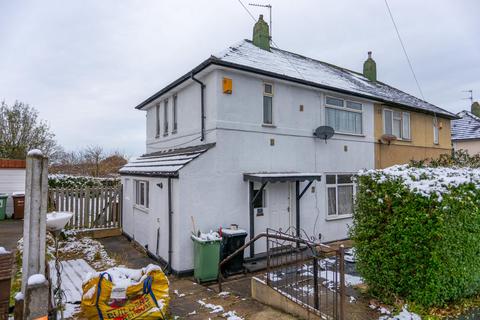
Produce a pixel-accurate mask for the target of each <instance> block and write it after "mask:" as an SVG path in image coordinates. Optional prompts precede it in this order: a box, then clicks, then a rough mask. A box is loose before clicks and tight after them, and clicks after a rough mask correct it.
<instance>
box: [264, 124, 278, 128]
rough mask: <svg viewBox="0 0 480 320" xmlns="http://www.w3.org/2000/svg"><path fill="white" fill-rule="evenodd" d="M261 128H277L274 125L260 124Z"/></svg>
mask: <svg viewBox="0 0 480 320" xmlns="http://www.w3.org/2000/svg"><path fill="white" fill-rule="evenodd" d="M262 127H264V128H276V127H277V126H276V125H274V124H270V123H262Z"/></svg>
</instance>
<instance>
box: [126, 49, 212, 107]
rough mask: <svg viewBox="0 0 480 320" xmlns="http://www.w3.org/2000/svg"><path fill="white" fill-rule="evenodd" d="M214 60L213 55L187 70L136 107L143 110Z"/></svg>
mask: <svg viewBox="0 0 480 320" xmlns="http://www.w3.org/2000/svg"><path fill="white" fill-rule="evenodd" d="M212 60H216V58H215V57H213V56H212V57H210V58H208V59H206V60H205V61H203V62H202V63H200V64H199V65H198V66H196V67H195V68H193V69H192V70H190V71H189V72H187V73H186V74H184V75H183V76H181V77H180V78H178V79H177V80H175V81H173V82H171V83H170V84H169V85H167V86H166V87H164V88H163V89H161V90H160V91H158V92H157V93H155V94H154V95H152V96H151V97H149V98H147V99H146V100H144V101H143V102H141V103H140V104H138V105H137V106H136V107H135V109H138V110H141V109H142V108H143V107H145V106H146V105H147V104H149V103H150V102H152V101H154V100H155V99H157V98H158V97H161V96H162V95H163V94H164V93H166V92H168V91H170V90H172V89H173V88H175V87H176V86H178V85H180V84H182V83H183V82H185V81H187V80H188V79H190V78H191V77H192V74H193V75H195V74H197V73H199V72H200V71H202V70H204V69H205V68H207V67H208V66H209V65H210V64H211V62H212Z"/></svg>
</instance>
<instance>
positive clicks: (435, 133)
mask: <svg viewBox="0 0 480 320" xmlns="http://www.w3.org/2000/svg"><path fill="white" fill-rule="evenodd" d="M438 136H439V132H438V121H437V118H435V119H433V143H434V144H438Z"/></svg>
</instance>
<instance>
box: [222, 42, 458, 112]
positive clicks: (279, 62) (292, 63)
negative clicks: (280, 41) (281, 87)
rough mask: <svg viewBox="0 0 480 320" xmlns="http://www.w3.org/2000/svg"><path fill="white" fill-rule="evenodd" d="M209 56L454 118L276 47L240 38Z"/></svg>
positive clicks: (350, 73) (392, 90) (357, 75)
mask: <svg viewBox="0 0 480 320" xmlns="http://www.w3.org/2000/svg"><path fill="white" fill-rule="evenodd" d="M213 58H216V59H218V60H219V61H223V62H227V63H232V64H235V65H240V66H245V67H248V68H253V69H258V70H262V71H267V72H270V73H273V74H277V75H280V76H286V77H289V78H295V79H298V80H301V81H305V82H311V83H315V84H318V85H322V86H325V87H330V88H331V89H332V90H335V89H341V90H344V91H347V92H350V93H353V94H361V95H362V96H365V97H370V98H372V99H373V100H380V101H381V102H391V103H394V104H400V105H402V106H405V107H411V108H415V109H420V110H424V111H427V112H435V113H436V114H437V115H443V116H447V117H449V118H455V117H456V116H455V115H454V114H453V113H451V112H448V111H446V110H444V109H441V108H439V107H437V106H434V105H433V104H431V103H428V102H426V101H423V100H421V99H418V98H416V97H414V96H412V95H409V94H408V93H405V92H403V91H401V90H398V89H396V88H393V87H391V86H389V85H386V84H384V83H382V82H379V81H376V82H373V81H370V80H368V79H367V78H365V77H364V76H363V75H362V74H361V73H357V72H354V71H350V70H347V69H344V68H340V67H337V66H334V65H331V64H328V63H325V62H322V61H318V60H315V59H312V58H308V57H304V56H301V55H298V54H295V53H291V52H288V51H284V50H280V49H276V48H271V51H266V50H263V49H260V48H258V47H256V46H255V45H253V43H252V42H251V41H249V40H243V41H241V42H239V43H237V44H236V45H233V46H231V47H229V48H228V49H226V50H224V51H222V52H220V53H219V54H217V55H214V56H213Z"/></svg>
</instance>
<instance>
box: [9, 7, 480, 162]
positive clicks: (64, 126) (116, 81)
mask: <svg viewBox="0 0 480 320" xmlns="http://www.w3.org/2000/svg"><path fill="white" fill-rule="evenodd" d="M244 2H245V3H248V1H244ZM272 4H273V36H274V39H275V41H276V43H277V44H278V45H279V46H281V47H282V48H283V49H286V50H290V51H293V52H297V53H300V54H305V55H308V56H311V57H313V58H317V59H320V60H322V61H327V62H331V63H334V64H337V65H340V66H344V67H347V68H350V69H354V70H361V68H362V63H363V61H364V59H365V56H366V52H367V51H369V50H372V51H374V58H375V60H376V61H377V65H378V74H379V79H380V80H382V81H384V82H386V83H388V84H391V85H393V86H396V87H398V88H400V89H402V90H404V91H407V92H409V93H412V94H414V95H417V96H418V95H419V94H418V89H417V88H416V86H415V84H414V82H413V78H412V76H411V74H410V71H409V70H408V66H407V64H406V61H405V57H404V56H403V53H402V51H401V47H400V45H399V42H398V39H397V38H396V34H395V31H394V29H393V26H392V23H391V21H390V18H389V17H388V15H387V11H386V8H385V4H384V2H383V1H377V0H368V1H361V2H360V1H353V0H351V1H336V2H332V1H325V0H322V1H306V0H297V1H295V5H292V2H291V1H287V0H278V1H274V2H272ZM390 6H391V8H392V11H393V14H394V16H395V18H396V21H397V24H398V26H399V29H400V32H401V34H402V37H403V39H404V41H405V43H406V45H407V49H408V52H409V55H410V58H411V60H412V63H413V65H414V67H415V71H416V73H417V77H418V79H419V81H420V84H421V86H422V89H423V91H424V93H425V98H426V99H427V100H429V101H431V102H433V103H435V104H437V105H438V106H440V107H443V108H445V109H447V110H450V111H454V112H458V111H460V110H461V109H464V108H467V107H468V101H465V100H461V99H462V97H464V96H465V94H464V93H462V92H461V91H462V90H467V89H473V90H475V91H476V93H477V97H480V79H479V77H478V74H480V62H479V58H480V54H479V52H480V41H478V37H477V33H478V30H480V20H479V19H477V17H476V16H475V15H476V12H478V11H479V9H480V4H479V3H478V1H475V0H465V1H462V2H450V1H441V2H439V1H432V0H429V1H421V2H419V1H413V0H412V1H401V2H400V1H390ZM250 10H251V11H252V12H253V13H254V15H255V16H256V15H258V14H259V13H262V9H259V8H253V7H250ZM263 13H265V14H266V12H263ZM266 16H267V14H266ZM252 27H253V21H252V19H251V18H250V17H249V16H248V15H247V14H246V12H245V11H244V9H243V8H242V7H241V6H240V5H239V3H238V2H237V1H236V0H216V1H212V0H196V1H194V0H191V1H173V0H172V1H154V0H151V1H121V2H119V1H115V0H102V1H95V0H89V1H68V2H67V1H60V0H58V1H53V0H46V1H25V2H23V1H22V2H19V1H2V2H0V39H1V40H0V41H1V50H0V70H1V75H2V76H1V77H0V99H5V100H6V101H7V102H8V103H12V102H13V101H14V100H21V101H24V102H27V103H30V104H31V105H32V106H34V107H35V108H37V109H38V110H39V112H40V116H41V117H42V118H44V119H46V120H48V122H49V123H50V125H51V127H52V129H53V130H54V132H55V133H56V135H57V139H58V141H59V142H60V143H61V144H62V145H64V146H65V147H66V148H67V149H76V148H79V147H82V146H84V145H88V144H101V145H103V146H104V147H105V148H107V149H121V150H124V151H125V152H128V153H130V154H136V153H142V152H144V144H145V114H144V113H143V112H141V111H137V110H134V106H135V105H137V104H138V103H139V102H141V101H142V100H144V99H145V98H147V97H148V96H150V95H151V94H153V93H155V92H156V91H158V90H159V89H161V88H162V87H163V86H164V85H166V84H168V83H169V82H171V81H173V80H174V79H176V78H177V77H178V76H180V75H182V74H184V73H185V72H187V71H188V70H190V69H191V68H193V67H194V66H196V65H197V64H198V63H200V62H201V61H203V60H204V59H205V58H207V57H208V56H209V55H210V54H212V53H216V52H218V51H220V50H222V49H224V48H225V47H227V46H228V45H230V44H232V43H235V42H237V41H239V40H240V39H244V38H250V37H251V32H252Z"/></svg>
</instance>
